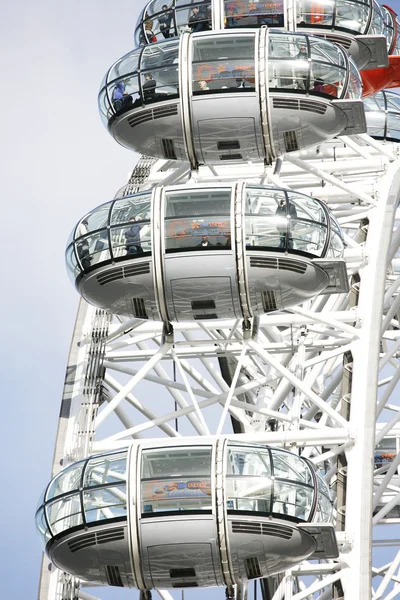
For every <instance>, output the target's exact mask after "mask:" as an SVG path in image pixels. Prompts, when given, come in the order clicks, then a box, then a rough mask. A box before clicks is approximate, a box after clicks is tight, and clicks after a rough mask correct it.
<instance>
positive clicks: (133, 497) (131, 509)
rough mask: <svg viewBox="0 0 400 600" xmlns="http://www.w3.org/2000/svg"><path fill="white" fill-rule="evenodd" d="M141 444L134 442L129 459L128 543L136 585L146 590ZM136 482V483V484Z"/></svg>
mask: <svg viewBox="0 0 400 600" xmlns="http://www.w3.org/2000/svg"><path fill="white" fill-rule="evenodd" d="M139 451H140V446H139V445H134V444H132V445H131V447H130V449H129V453H128V457H127V461H128V469H127V473H128V474H129V475H128V481H127V488H126V489H127V496H128V510H127V521H128V545H129V560H130V565H131V572H132V576H133V578H134V585H135V586H136V587H137V588H138V589H140V590H145V589H146V588H145V585H144V579H143V574H142V569H141V564H142V561H141V556H140V547H141V546H140V527H139V526H138V524H139V520H138V510H139V502H138V498H139V497H140V495H139V481H138V477H137V473H138V465H139V464H140V460H139V459H138V457H139ZM135 483H136V485H135Z"/></svg>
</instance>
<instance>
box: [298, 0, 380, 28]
mask: <svg viewBox="0 0 400 600" xmlns="http://www.w3.org/2000/svg"><path fill="white" fill-rule="evenodd" d="M296 4H297V26H298V27H312V28H314V27H315V28H326V29H331V28H334V29H342V30H345V31H349V32H351V33H355V34H359V33H365V32H366V29H367V26H368V21H369V17H370V12H371V2H370V1H367V0H365V1H362V0H361V1H359V0H327V1H325V2H320V3H315V2H314V1H313V0H298V1H297V3H296Z"/></svg>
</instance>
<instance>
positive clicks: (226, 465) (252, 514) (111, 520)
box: [36, 438, 338, 591]
mask: <svg viewBox="0 0 400 600" xmlns="http://www.w3.org/2000/svg"><path fill="white" fill-rule="evenodd" d="M216 473H217V474H218V473H219V474H220V475H219V476H217V477H216ZM36 524H37V528H38V531H39V533H40V536H41V538H42V540H43V544H44V546H45V550H46V553H47V555H48V556H49V558H50V560H51V561H52V563H53V564H54V565H55V566H56V567H57V568H59V569H60V570H61V571H66V572H67V573H70V574H72V575H74V576H76V577H78V578H79V579H83V580H84V581H88V582H91V583H95V584H99V585H110V586H118V587H130V588H139V589H141V590H143V591H145V590H150V589H153V588H156V589H163V588H186V587H191V588H193V587H203V586H223V585H225V586H231V585H234V584H240V583H246V582H247V581H249V580H251V579H257V578H260V577H267V576H271V575H273V574H275V573H279V572H282V571H284V570H286V569H290V568H291V567H293V566H294V565H296V564H298V563H299V562H301V561H302V560H304V559H330V558H336V557H337V556H338V550H337V544H336V538H335V533H334V528H333V526H332V502H331V499H330V496H329V490H328V487H327V485H326V483H325V482H324V479H323V473H321V474H319V473H318V472H317V471H316V470H315V468H314V466H313V465H312V464H311V463H310V461H308V460H306V459H304V458H300V457H299V456H298V455H296V454H291V453H290V452H287V451H285V450H280V449H275V448H270V447H267V446H265V445H257V444H249V443H242V442H233V441H228V440H226V439H218V438H217V439H215V438H212V439H211V438H198V439H197V440H196V443H195V444H194V443H193V442H190V441H186V440H182V441H181V440H179V442H177V441H176V440H175V439H174V440H173V441H172V440H160V439H157V440H147V441H145V442H144V441H143V442H140V443H138V442H134V443H133V444H132V445H131V446H130V447H129V448H128V449H126V450H123V451H119V452H114V453H109V454H104V455H101V456H92V457H89V458H88V459H86V460H83V461H81V462H78V463H75V464H72V465H71V466H69V467H67V468H66V469H64V470H63V471H61V472H60V473H59V474H58V475H56V476H55V477H54V478H53V479H52V480H51V482H50V483H49V485H48V486H47V488H46V490H45V492H44V495H43V497H42V499H41V501H40V505H39V509H38V511H37V513H36Z"/></svg>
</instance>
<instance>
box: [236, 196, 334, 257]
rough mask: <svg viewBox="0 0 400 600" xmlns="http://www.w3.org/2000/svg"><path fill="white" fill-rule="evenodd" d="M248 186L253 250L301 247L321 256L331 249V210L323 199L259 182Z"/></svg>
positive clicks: (248, 235) (249, 237)
mask: <svg viewBox="0 0 400 600" xmlns="http://www.w3.org/2000/svg"><path fill="white" fill-rule="evenodd" d="M246 189H247V203H246V211H245V213H246V217H245V225H246V246H247V247H248V249H249V250H250V249H253V248H254V249H257V248H262V249H268V248H271V249H274V248H279V249H284V250H299V251H301V252H304V253H306V254H309V255H311V256H318V257H320V256H325V255H326V254H327V253H328V252H329V251H330V248H331V246H332V243H331V239H330V237H329V229H330V228H329V226H328V218H329V217H328V215H329V213H328V210H327V208H326V207H325V206H324V204H323V203H322V202H320V201H319V200H316V199H315V198H310V197H309V196H303V195H302V194H297V193H296V192H285V191H284V190H279V189H266V188H259V187H256V186H247V188H246ZM338 233H339V234H340V230H339V232H338ZM341 239H342V238H341V235H340V237H339V240H340V241H341ZM342 254H343V244H342Z"/></svg>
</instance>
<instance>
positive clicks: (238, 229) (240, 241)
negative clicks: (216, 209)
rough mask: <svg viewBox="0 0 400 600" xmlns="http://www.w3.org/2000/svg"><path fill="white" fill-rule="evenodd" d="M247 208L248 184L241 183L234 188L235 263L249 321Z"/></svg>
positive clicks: (240, 298)
mask: <svg viewBox="0 0 400 600" xmlns="http://www.w3.org/2000/svg"><path fill="white" fill-rule="evenodd" d="M245 206H246V183H245V182H244V181H239V182H238V183H236V185H235V188H234V219H235V223H234V226H235V229H234V231H235V262H236V278H237V285H238V291H239V302H240V308H241V311H242V316H243V318H244V319H245V320H246V321H248V320H249V319H251V318H252V316H253V314H252V311H251V307H250V298H249V289H248V282H247V268H246V232H245V226H244V211H245Z"/></svg>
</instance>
